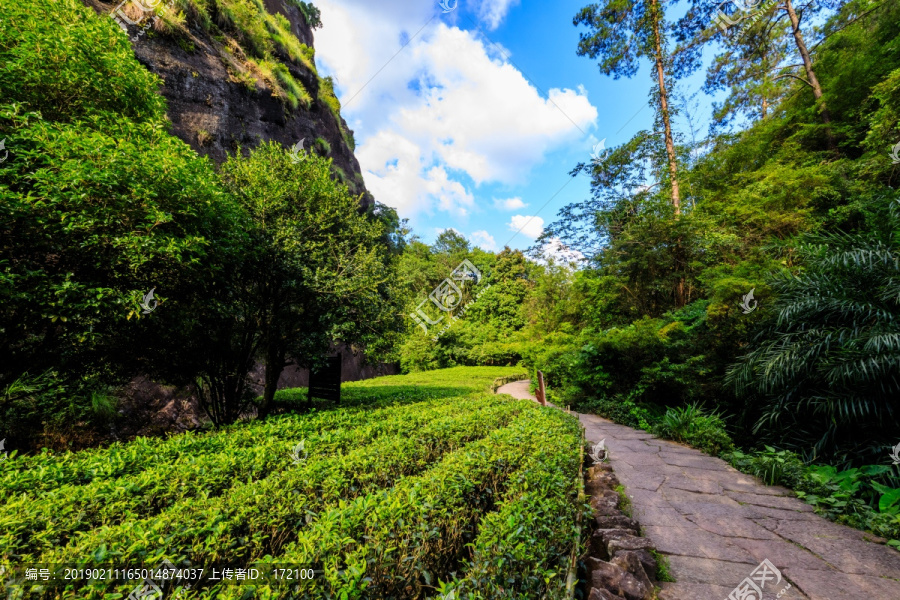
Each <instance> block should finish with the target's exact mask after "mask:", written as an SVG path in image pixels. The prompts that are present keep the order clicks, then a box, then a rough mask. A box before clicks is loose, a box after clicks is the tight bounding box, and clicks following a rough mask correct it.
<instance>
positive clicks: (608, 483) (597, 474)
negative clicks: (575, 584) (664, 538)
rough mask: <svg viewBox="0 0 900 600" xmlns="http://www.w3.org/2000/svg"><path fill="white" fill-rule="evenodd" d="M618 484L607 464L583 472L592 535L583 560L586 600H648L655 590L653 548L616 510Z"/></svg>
mask: <svg viewBox="0 0 900 600" xmlns="http://www.w3.org/2000/svg"><path fill="white" fill-rule="evenodd" d="M618 486H619V480H618V478H617V477H616V474H615V473H614V472H613V470H612V466H610V465H609V464H608V463H599V464H596V465H594V466H591V467H589V468H588V469H587V470H586V471H585V483H584V490H585V494H587V495H588V497H589V501H590V505H591V508H592V512H593V527H592V529H593V532H592V533H591V536H590V542H589V544H588V553H587V556H586V557H585V558H584V564H585V568H586V570H587V574H588V580H587V582H586V585H585V588H586V591H587V593H588V596H587V598H588V600H651V599H652V598H653V597H654V592H655V587H656V567H657V565H656V559H655V558H653V555H652V554H651V552H650V551H651V550H654V549H655V548H654V547H653V544H652V543H651V542H650V540H648V539H647V538H645V537H641V535H640V530H641V529H640V525H639V524H638V523H637V521H635V520H634V519H632V518H631V517H629V516H627V515H626V514H625V513H624V512H623V511H622V510H621V509H620V508H619V506H620V501H621V498H620V496H619V493H618V492H616V491H615V488H616V487H618Z"/></svg>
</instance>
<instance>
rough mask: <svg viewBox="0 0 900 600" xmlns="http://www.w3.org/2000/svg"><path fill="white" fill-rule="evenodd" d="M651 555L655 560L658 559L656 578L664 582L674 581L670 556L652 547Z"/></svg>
mask: <svg viewBox="0 0 900 600" xmlns="http://www.w3.org/2000/svg"><path fill="white" fill-rule="evenodd" d="M650 555H651V556H653V560H655V561H656V580H657V581H659V582H660V583H662V582H666V581H667V582H670V583H673V582H674V581H675V578H674V577H672V574H671V573H670V572H669V568H670V567H669V557H668V556H666V555H665V554H660V553H659V551H657V550H655V549H653V548H651V549H650Z"/></svg>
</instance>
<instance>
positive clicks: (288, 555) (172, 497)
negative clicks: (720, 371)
mask: <svg viewBox="0 0 900 600" xmlns="http://www.w3.org/2000/svg"><path fill="white" fill-rule="evenodd" d="M516 374H517V373H516V369H509V368H487V367H479V368H456V369H447V370H444V371H436V372H430V373H425V374H414V375H407V376H397V377H384V378H380V379H376V380H370V381H366V382H358V383H353V384H345V389H344V394H345V398H344V401H343V403H342V404H343V406H342V407H341V408H338V409H333V410H322V411H313V412H307V413H304V414H295V413H292V414H288V415H282V416H280V417H274V418H270V419H268V420H266V421H264V422H250V423H243V424H238V425H235V426H232V427H228V428H225V429H222V430H219V431H211V432H205V433H190V434H184V435H177V436H173V437H171V438H169V439H166V440H152V439H138V440H136V441H134V442H132V443H128V444H115V445H113V446H111V447H109V448H104V449H96V450H91V451H87V452H80V453H68V454H64V455H54V454H51V453H49V452H47V453H44V454H41V455H38V456H31V457H12V458H11V459H9V460H6V461H3V462H0V494H2V497H3V499H4V502H3V504H2V506H0V566H2V565H5V566H7V569H9V568H10V567H19V568H20V569H21V567H22V566H28V565H36V566H37V565H40V566H48V565H50V566H52V567H55V568H59V567H61V566H66V567H75V566H78V567H80V568H91V567H101V566H106V567H109V566H120V567H125V566H135V565H144V566H156V565H158V564H159V563H160V562H161V561H163V560H168V561H171V563H173V564H175V565H176V566H178V567H182V566H194V567H211V566H216V567H219V568H222V567H229V568H235V569H237V568H247V567H250V566H254V567H257V568H260V569H262V570H264V571H265V570H267V569H266V568H267V567H271V568H275V567H277V566H280V565H292V566H296V567H302V568H309V569H313V570H314V572H315V574H314V576H313V577H312V578H311V579H306V580H303V581H299V582H298V581H293V582H275V581H271V580H267V581H257V582H255V583H254V584H252V585H250V584H247V585H244V584H242V585H234V584H232V585H225V584H221V583H220V584H211V583H209V582H208V581H207V582H205V583H195V584H193V585H192V586H191V587H190V589H181V590H170V591H176V592H178V593H180V596H181V597H182V598H185V599H188V598H223V599H234V600H237V599H239V598H241V599H243V598H253V597H256V598H266V599H268V598H286V597H294V598H348V599H350V598H429V597H445V598H450V597H452V598H459V599H461V598H471V599H476V598H507V597H508V598H514V597H523V596H525V597H534V598H538V597H548V598H553V597H561V595H562V589H563V587H564V581H565V574H566V568H567V566H568V557H569V554H570V552H571V550H572V548H573V544H575V543H576V540H575V516H576V511H577V510H578V507H577V504H576V495H577V487H578V481H577V477H578V463H579V460H580V450H579V448H580V444H581V430H580V427H579V425H578V423H577V421H576V420H575V419H573V418H571V417H569V416H567V415H565V414H564V413H562V412H560V411H557V410H555V409H550V408H542V407H539V406H538V405H536V404H534V403H532V402H529V401H520V400H512V399H510V398H509V397H508V396H496V395H494V394H493V393H491V392H490V389H489V388H490V385H491V383H492V382H493V381H495V380H496V379H498V378H509V377H511V376H514V375H516ZM300 398H302V394H301V393H299V392H295V391H287V392H284V393H282V394H281V395H280V398H279V400H280V401H281V402H282V403H283V404H288V405H289V404H291V403H292V402H297V401H298V400H299V399H300ZM301 441H303V442H304V444H303V452H302V453H301V454H298V455H296V456H294V455H292V449H294V448H295V447H296V446H297V444H298V443H299V442H301ZM269 570H271V569H269ZM19 574H20V573H19ZM16 583H17V584H22V585H18V586H17V587H16V590H17V591H18V592H19V593H21V592H26V595H25V596H24V597H46V598H54V597H60V598H61V597H66V598H70V597H71V598H124V597H127V596H128V595H129V594H130V593H131V592H132V590H133V589H134V588H135V585H136V584H137V583H140V582H139V581H123V580H119V581H113V580H109V579H104V580H93V581H84V580H83V581H79V582H77V583H72V582H69V583H64V584H63V583H59V582H55V583H54V582H51V583H49V584H44V583H42V582H40V581H39V582H37V583H35V582H34V581H22V580H21V578H20V579H19V580H16ZM164 587H165V586H164ZM168 587H169V588H171V587H176V586H172V585H169V586H168ZM180 587H186V586H180Z"/></svg>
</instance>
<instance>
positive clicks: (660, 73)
mask: <svg viewBox="0 0 900 600" xmlns="http://www.w3.org/2000/svg"><path fill="white" fill-rule="evenodd" d="M650 5H651V6H652V7H653V12H654V15H653V17H652V19H653V39H654V45H655V50H656V77H657V79H658V81H659V110H660V113H661V114H662V120H663V129H664V130H665V136H666V154H668V156H669V177H670V178H671V180H672V205H673V206H674V207H675V214H676V215H680V214H681V194H680V193H679V190H678V163H677V162H676V161H675V140H674V139H673V138H672V124H671V121H670V119H669V93H668V91H667V90H666V78H665V72H666V71H665V62H664V61H663V50H662V38H661V36H660V32H659V22H660V19H661V15H660V12H661V11H660V9H659V0H651V2H650Z"/></svg>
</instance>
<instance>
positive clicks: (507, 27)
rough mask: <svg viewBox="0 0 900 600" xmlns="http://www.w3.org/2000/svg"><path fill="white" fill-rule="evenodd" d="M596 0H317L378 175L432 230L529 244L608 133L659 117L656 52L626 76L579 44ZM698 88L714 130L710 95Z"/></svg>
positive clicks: (694, 81)
mask: <svg viewBox="0 0 900 600" xmlns="http://www.w3.org/2000/svg"><path fill="white" fill-rule="evenodd" d="M587 3H588V2H587V0H575V1H573V0H555V1H554V2H546V1H543V2H537V1H536V0H468V1H467V0H459V3H458V6H457V8H456V9H455V10H453V11H451V12H449V13H446V14H445V13H443V12H442V9H441V6H440V3H439V2H438V1H434V2H429V1H427V0H416V1H413V2H411V1H409V0H382V1H380V2H378V3H373V2H364V1H362V0H318V1H317V2H316V4H317V6H319V8H320V9H321V11H322V21H323V24H324V26H323V28H322V29H320V30H317V31H316V52H317V54H316V61H317V63H318V65H319V68H320V71H321V72H322V73H323V74H326V75H332V76H334V77H335V79H336V83H337V92H338V96H339V98H340V99H341V101H342V103H343V106H344V108H343V115H344V118H345V119H346V120H347V122H348V123H349V125H350V127H351V128H352V129H353V130H354V131H355V135H356V142H357V150H356V155H357V157H358V158H359V160H360V164H361V166H362V170H363V176H364V177H365V179H366V184H367V187H368V188H369V189H370V190H371V191H372V192H373V194H374V195H375V198H376V199H377V200H378V201H379V202H382V203H384V204H387V205H389V206H393V207H395V208H396V209H397V211H398V213H399V214H400V216H401V217H402V218H408V219H409V220H410V224H411V225H412V227H413V229H414V232H415V233H416V234H418V235H419V236H420V237H421V238H422V239H423V240H424V241H425V242H431V241H433V240H434V238H435V236H436V235H437V234H438V233H439V232H440V231H442V230H444V229H448V228H453V229H455V230H456V231H459V232H460V233H462V234H463V235H465V236H466V237H468V238H469V239H471V240H472V241H473V242H474V243H476V244H477V245H480V246H482V247H483V248H485V249H487V250H494V251H496V250H499V249H501V248H502V247H503V246H504V245H507V244H508V245H510V246H511V247H513V248H522V249H524V248H527V247H528V246H530V245H531V244H532V242H533V241H534V238H535V237H537V235H539V233H540V231H541V228H542V226H543V225H545V224H549V223H551V222H553V220H554V219H555V218H556V213H557V211H558V210H559V209H560V208H562V207H563V206H565V205H566V204H569V203H572V202H576V201H579V200H582V199H584V198H586V197H588V196H589V193H590V189H589V188H590V186H589V180H588V178H587V177H586V176H584V175H581V176H579V177H577V178H575V179H574V180H571V178H570V177H569V175H568V172H569V171H570V170H571V169H572V168H573V167H574V166H575V165H576V164H577V163H579V162H587V161H589V160H590V157H591V152H592V149H593V147H594V145H595V144H597V143H598V142H599V141H600V140H605V147H607V148H609V147H612V146H615V145H618V144H621V143H624V142H625V141H627V140H628V139H629V138H630V137H631V136H632V135H633V134H634V133H635V132H637V131H639V130H641V129H647V128H650V127H652V121H653V110H652V109H651V108H650V107H649V106H648V105H647V99H648V94H649V92H650V91H651V88H652V86H653V80H652V79H651V77H650V68H649V64H645V65H644V66H643V67H642V69H641V71H640V72H639V73H638V74H637V75H635V77H633V78H631V79H620V80H614V79H612V78H610V77H606V76H604V75H602V74H601V73H600V71H599V69H598V68H597V65H596V62H595V61H592V60H591V59H589V58H586V57H579V56H577V55H576V53H575V52H576V48H577V43H578V33H579V29H578V28H576V27H575V26H574V25H573V24H572V19H573V17H574V16H575V14H576V13H577V12H578V10H579V9H580V8H581V7H582V6H584V5H585V4H587ZM452 4H453V3H452V2H450V6H452ZM404 44H406V46H405V47H403V46H404ZM702 80H703V74H702V72H701V73H698V74H696V75H695V76H694V77H692V78H691V79H689V80H687V81H685V82H681V83H680V84H679V91H680V92H682V93H686V94H687V95H690V94H692V93H694V92H696V91H697V90H698V89H699V87H700V85H701V84H702ZM697 98H698V99H699V101H700V108H699V109H698V111H697V113H696V114H695V115H694V118H695V122H699V123H700V124H701V131H702V132H705V131H706V129H707V126H708V122H709V102H710V99H709V98H708V97H706V96H704V95H703V94H702V93H701V94H698V96H697ZM681 129H682V130H683V131H685V128H684V126H683V125H682V127H681ZM570 180H571V181H570ZM554 195H555V198H554ZM551 198H552V199H551ZM523 225H524V228H522V226H523ZM520 228H522V230H521V232H519V233H516V230H518V229H520Z"/></svg>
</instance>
